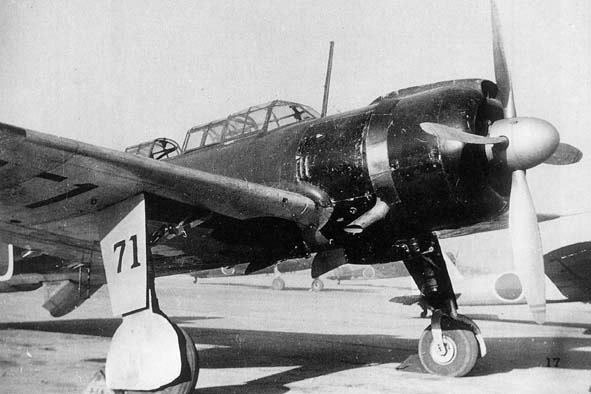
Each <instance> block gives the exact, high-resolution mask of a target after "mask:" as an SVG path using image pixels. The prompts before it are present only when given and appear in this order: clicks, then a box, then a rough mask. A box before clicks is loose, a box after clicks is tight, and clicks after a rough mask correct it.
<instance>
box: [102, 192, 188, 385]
mask: <svg viewBox="0 0 591 394" xmlns="http://www.w3.org/2000/svg"><path fill="white" fill-rule="evenodd" d="M97 227H98V230H99V234H101V240H100V245H101V254H102V258H103V266H104V268H105V276H106V279H107V285H108V288H109V298H110V301H111V309H112V310H113V314H114V315H116V316H117V315H121V316H122V320H123V321H122V323H121V325H120V326H119V327H118V328H117V330H116V331H115V334H114V335H113V338H112V340H111V346H110V347H109V353H108V355H107V360H106V364H105V373H104V377H105V384H106V386H107V387H108V388H109V389H111V390H115V391H116V392H124V393H132V392H137V391H141V392H151V393H168V394H172V393H174V394H186V393H191V392H193V390H194V388H195V384H196V382H197V376H198V374H199V359H198V356H197V352H196V350H195V345H194V343H193V341H192V340H191V338H190V337H189V336H188V335H187V333H185V332H184V331H183V330H181V329H180V328H179V327H178V326H176V325H175V324H174V323H172V322H171V321H170V319H168V317H167V316H166V315H165V314H164V313H163V312H162V311H161V310H160V308H159V306H158V299H157V297H156V291H155V287H154V270H153V266H152V263H151V256H150V249H149V246H148V244H147V242H146V231H145V229H146V216H145V200H144V196H143V195H138V196H135V197H132V198H130V199H128V200H125V201H122V202H120V203H118V204H116V205H113V206H111V207H109V208H107V209H105V210H103V211H101V214H100V216H98V223H97Z"/></svg>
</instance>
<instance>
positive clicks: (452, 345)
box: [401, 235, 486, 376]
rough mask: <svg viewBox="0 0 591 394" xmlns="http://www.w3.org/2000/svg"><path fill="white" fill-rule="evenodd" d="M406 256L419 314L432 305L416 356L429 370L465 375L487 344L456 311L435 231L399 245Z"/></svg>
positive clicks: (484, 352) (471, 322) (464, 317)
mask: <svg viewBox="0 0 591 394" xmlns="http://www.w3.org/2000/svg"><path fill="white" fill-rule="evenodd" d="M401 247H402V248H403V249H404V250H405V251H406V253H407V255H408V256H409V258H407V259H405V260H404V263H405V265H406V267H407V269H408V271H409V273H410V274H411V276H412V277H413V279H414V281H415V283H416V284H417V286H418V287H419V289H420V291H421V294H422V297H421V301H420V302H419V305H420V306H421V308H422V309H423V312H422V313H421V317H426V315H427V313H426V312H427V310H428V309H431V310H432V311H433V314H432V316H431V325H429V326H428V327H427V328H426V329H425V330H424V331H423V334H422V335H421V337H420V339H419V349H418V350H419V359H420V360H421V364H422V365H423V367H424V368H425V369H426V370H427V371H428V372H429V373H432V374H436V375H443V376H464V375H466V374H468V373H469V372H470V371H471V370H472V368H473V367H474V365H475V364H476V361H477V360H478V358H479V357H484V356H485V355H486V345H485V343H484V340H483V339H482V336H481V335H480V329H479V328H478V326H477V325H476V324H475V323H474V322H473V321H472V320H470V319H469V318H467V317H466V316H463V315H460V314H458V313H457V303H456V295H455V293H454V291H453V287H452V284H451V280H450V278H449V274H448V272H447V268H446V265H445V260H444V259H443V257H442V255H441V249H440V247H439V241H438V240H437V238H436V236H435V235H429V236H426V237H424V238H422V239H417V238H413V239H410V240H409V241H408V243H405V244H404V245H402V246H401Z"/></svg>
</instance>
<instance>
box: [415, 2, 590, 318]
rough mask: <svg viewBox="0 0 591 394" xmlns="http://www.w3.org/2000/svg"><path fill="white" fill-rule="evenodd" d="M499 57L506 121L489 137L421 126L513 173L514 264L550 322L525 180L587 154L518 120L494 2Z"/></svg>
mask: <svg viewBox="0 0 591 394" xmlns="http://www.w3.org/2000/svg"><path fill="white" fill-rule="evenodd" d="M491 20H492V33H493V45H492V46H493V58H494V69H495V79H496V84H497V87H498V93H497V97H496V98H497V99H498V100H499V101H500V103H501V105H502V106H503V114H504V119H500V120H497V121H495V122H494V123H493V124H492V125H490V126H489V129H488V131H489V134H488V136H479V135H474V134H470V133H466V132H464V131H463V130H461V129H455V128H453V127H449V126H446V125H443V124H439V123H428V122H425V123H421V124H420V126H421V129H422V130H423V131H424V132H426V133H428V134H431V135H433V136H435V137H437V138H439V139H444V140H455V141H459V142H463V143H466V144H480V145H485V151H486V155H487V158H488V160H489V161H494V162H495V163H501V164H503V165H504V166H505V167H506V168H507V169H509V170H510V171H511V195H510V198H509V204H510V205H509V230H510V233H511V249H512V254H513V264H514V266H515V269H516V271H517V273H518V274H519V278H520V280H521V281H522V283H523V287H524V292H525V298H526V300H527V303H528V305H529V308H530V311H531V313H532V316H533V319H534V320H535V321H536V322H537V323H539V324H542V323H543V322H544V321H545V319H546V289H545V280H546V278H545V274H544V257H543V250H542V241H541V237H540V230H539V228H538V221H537V215H536V212H535V208H534V205H533V201H532V198H531V194H530V191H529V187H528V184H527V180H526V177H525V171H526V170H527V169H529V168H533V167H535V166H537V165H539V164H541V163H548V164H553V165H566V164H573V163H576V162H578V161H579V160H580V159H581V157H582V153H581V151H580V150H578V149H577V148H575V147H574V146H571V145H568V144H561V143H560V138H559V135H558V132H557V131H556V129H555V128H554V126H552V125H551V124H550V123H548V122H547V121H545V120H542V119H537V118H527V117H517V112H516V109H515V102H514V100H513V86H512V84H511V75H510V73H509V67H508V66H507V59H506V56H505V50H504V46H503V39H502V36H501V29H500V23H499V16H498V11H497V8H496V5H495V3H494V2H493V1H491Z"/></svg>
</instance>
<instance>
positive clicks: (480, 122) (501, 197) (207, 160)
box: [172, 80, 510, 265]
mask: <svg viewBox="0 0 591 394" xmlns="http://www.w3.org/2000/svg"><path fill="white" fill-rule="evenodd" d="M495 95H496V86H494V84H492V83H491V82H489V81H483V80H461V81H449V82H441V83H437V84H432V85H426V86H422V87H416V88H409V89H405V90H402V91H398V92H394V93H390V94H389V95H387V96H385V97H381V98H379V99H377V100H376V101H374V103H372V104H371V105H369V106H367V107H365V108H362V109H359V110H356V111H351V112H348V113H344V114H337V115H333V116H329V117H325V118H321V119H316V120H311V121H307V122H301V123H297V124H294V125H291V126H287V127H284V128H279V129H276V130H273V131H270V132H262V133H258V134H253V135H250V136H247V137H245V138H242V139H238V140H233V141H229V142H226V143H219V144H216V145H211V146H207V147H203V148H200V149H197V150H194V151H190V152H187V153H185V154H183V155H181V156H179V157H177V158H175V159H173V160H172V162H174V163H175V164H178V165H182V166H187V167H192V168H197V169H201V170H204V171H208V172H211V173H216V174H222V175H226V176H230V177H235V178H240V179H245V180H248V181H252V182H255V183H261V184H265V185H270V186H274V187H278V188H282V189H286V190H290V191H295V192H299V193H302V194H304V195H306V196H308V197H310V198H312V199H313V200H314V201H315V202H316V203H317V204H321V205H323V206H326V205H331V206H332V207H333V213H332V216H331V217H330V218H329V220H328V222H327V223H326V224H325V225H324V226H323V227H322V228H321V229H320V233H321V234H322V236H321V237H316V238H311V237H306V236H305V235H302V234H304V233H305V229H301V228H298V227H297V226H295V225H294V224H292V223H279V222H278V221H276V220H272V219H269V220H265V219H261V220H258V221H252V222H238V221H232V220H230V221H228V220H226V219H222V218H213V219H211V220H210V223H209V226H208V224H207V223H206V224H205V228H208V231H206V234H205V235H204V234H201V235H196V236H195V237H193V238H195V239H199V238H207V240H208V241H207V242H208V243H209V245H211V243H212V242H213V243H215V242H218V243H219V247H216V248H213V249H211V252H212V254H217V257H216V258H218V259H219V258H221V257H220V256H221V255H225V256H228V259H229V260H230V259H231V260H232V261H233V263H234V264H237V263H242V262H247V261H252V260H253V259H254V258H255V257H254V256H256V258H259V257H260V258H261V259H262V260H265V261H266V260H273V259H280V258H287V257H293V256H294V255H296V256H297V255H302V254H305V253H307V252H310V251H315V250H322V249H326V248H332V247H339V246H341V247H344V248H345V249H346V250H349V251H350V253H349V255H350V256H353V257H354V259H355V260H356V261H350V262H358V263H361V262H368V263H369V262H379V261H381V260H384V261H391V260H390V259H391V258H392V256H391V255H390V250H391V249H392V245H393V244H394V243H395V242H396V241H397V240H398V239H401V238H404V237H410V236H414V235H416V234H424V233H429V232H431V231H433V230H438V229H444V228H455V227H459V226H462V225H467V224H471V223H476V222H479V221H482V220H485V219H488V218H491V217H493V216H496V215H498V214H499V213H501V212H502V211H503V210H504V209H505V208H506V198H505V197H506V190H507V182H509V179H510V178H509V176H508V174H507V173H505V172H503V171H502V170H499V171H498V172H497V173H492V172H491V170H488V169H487V168H488V166H487V165H486V164H487V159H486V155H485V151H484V148H483V147H482V146H476V145H464V144H463V143H460V142H455V141H438V140H436V139H435V138H434V137H433V136H430V135H428V134H426V133H424V132H423V131H422V130H421V129H420V126H419V124H420V123H421V122H436V123H441V124H445V125H448V126H451V127H455V128H460V129H462V130H463V131H465V132H468V133H475V134H480V135H486V134H487V127H488V125H489V124H490V123H492V122H493V121H494V120H496V119H499V118H501V117H502V110H501V109H500V106H499V104H498V103H497V102H496V101H495V100H493V99H491V97H494V96H495ZM493 172H494V170H493ZM378 198H379V199H380V200H382V201H385V202H386V203H387V204H388V205H389V207H390V209H389V212H388V214H387V216H386V217H385V218H384V219H383V220H380V221H378V222H376V223H374V224H373V225H372V226H370V227H369V228H368V229H367V230H366V231H364V232H363V233H362V234H358V235H350V234H347V233H346V232H345V231H344V228H345V226H347V225H348V224H349V223H351V222H352V221H353V220H355V219H356V218H358V217H359V216H361V215H362V214H363V213H365V212H367V211H368V210H369V209H371V208H372V207H373V206H374V204H375V203H376V201H377V199H378ZM195 242H196V243H195V244H193V245H192V248H195V250H200V251H201V252H202V253H201V255H203V250H204V248H205V249H207V247H206V246H205V245H204V244H203V243H204V242H206V241H199V240H197V241H195ZM263 249H265V250H267V251H265V252H262V250H263ZM269 249H270V250H271V251H268V250H269ZM221 250H224V253H222V254H221V255H220V251H221ZM232 250H235V253H233V252H232ZM261 253H264V256H260V254H261ZM365 257H371V258H370V259H369V260H367V261H366V260H365ZM237 260H239V261H237ZM227 263H228V261H226V262H224V263H223V264H222V263H220V264H222V265H227ZM264 264H265V263H264V262H263V263H261V265H264Z"/></svg>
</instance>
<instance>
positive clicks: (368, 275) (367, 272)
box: [362, 265, 376, 280]
mask: <svg viewBox="0 0 591 394" xmlns="http://www.w3.org/2000/svg"><path fill="white" fill-rule="evenodd" d="M362 275H363V279H365V280H369V279H374V278H375V277H376V270H375V268H374V267H372V266H371V265H370V266H369V267H365V268H364V269H363V272H362Z"/></svg>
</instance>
